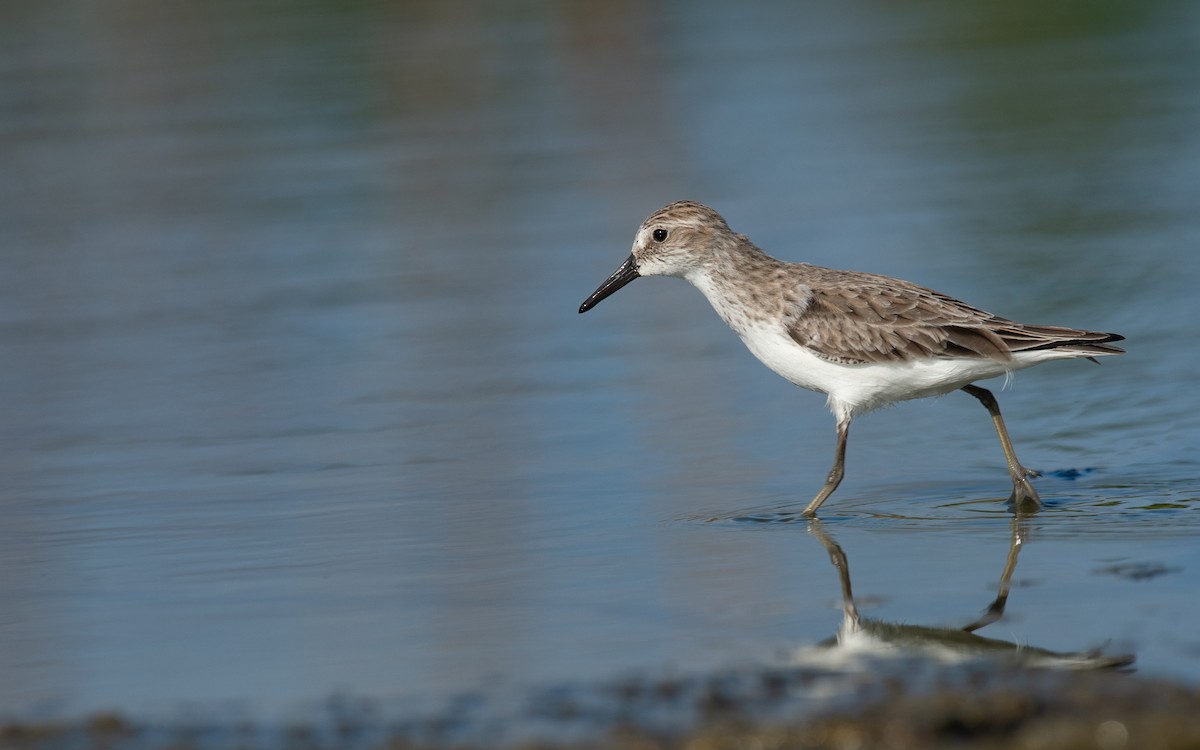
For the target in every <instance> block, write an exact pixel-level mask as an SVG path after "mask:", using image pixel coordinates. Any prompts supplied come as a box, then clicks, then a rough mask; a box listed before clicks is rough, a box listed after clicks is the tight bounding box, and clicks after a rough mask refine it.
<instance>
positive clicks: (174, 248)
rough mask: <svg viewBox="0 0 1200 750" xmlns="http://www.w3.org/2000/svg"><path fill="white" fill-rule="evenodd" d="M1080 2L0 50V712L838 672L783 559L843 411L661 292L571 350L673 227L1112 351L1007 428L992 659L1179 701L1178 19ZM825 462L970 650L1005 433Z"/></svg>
mask: <svg viewBox="0 0 1200 750" xmlns="http://www.w3.org/2000/svg"><path fill="white" fill-rule="evenodd" d="M1071 7H1072V10H1071V11H1070V12H1069V13H1068V12H1066V11H1063V12H1061V13H1059V12H1057V11H1049V10H1045V9H1043V8H1042V6H1041V5H1040V4H1037V3H1032V2H1019V3H1015V4H1013V3H1009V4H1005V5H1004V6H1003V7H999V6H998V7H996V8H994V9H990V10H989V9H978V8H971V9H968V8H964V7H961V6H960V5H959V4H957V3H951V2H940V1H933V2H926V3H921V4H919V5H916V6H908V7H906V8H904V9H900V8H892V7H890V6H889V5H887V4H883V3H872V2H852V3H839V4H831V5H829V6H828V7H824V8H820V9H814V8H808V9H801V8H798V7H793V5H792V4H789V3H767V4H761V5H758V6H755V7H754V8H753V9H750V10H746V9H734V8H731V7H726V5H724V4H721V3H698V4H697V3H688V4H666V5H661V6H654V7H650V6H645V5H643V4H638V3H616V4H613V3H604V4H594V3H585V4H580V5H573V6H571V7H570V8H569V9H568V8H567V7H565V6H562V7H560V6H558V5H553V4H540V3H523V4H511V5H502V4H488V5H486V6H479V7H476V6H472V5H470V4H455V3H449V4H445V3H413V4H403V7H393V4H390V3H369V2H368V3H357V4H352V5H349V6H345V5H337V4H322V3H302V4H299V5H295V6H289V7H288V8H286V9H285V8H283V7H282V6H280V7H278V8H276V7H273V6H262V7H253V6H246V5H243V4H238V3H175V4H173V5H172V6H171V7H169V8H168V7H165V6H163V7H160V6H158V5H153V4H149V5H146V4H143V5H136V4H135V5H127V4H117V3H104V2H101V3H86V4H84V3H71V2H61V1H56V2H44V3H38V4H22V3H16V4H8V5H5V6H4V8H3V9H2V10H0V42H2V43H0V50H2V51H0V82H2V85H0V174H3V175H4V179H3V180H0V248H3V251H2V252H3V258H4V273H3V274H0V352H2V353H3V361H4V365H3V367H0V394H3V398H2V399H0V440H2V446H3V449H2V450H0V477H2V479H3V481H2V483H0V519H2V521H3V522H2V524H0V602H3V607H0V611H2V614H0V673H2V674H4V675H5V676H6V679H5V680H4V681H2V682H0V714H4V715H8V716H20V715H29V714H43V713H50V714H61V713H75V712H82V711H89V710H95V709H100V708H110V707H111V708H117V709H120V710H124V711H129V712H134V713H139V714H148V715H153V714H165V715H177V714H178V713H179V712H181V711H184V712H186V711H187V710H189V708H188V707H189V706H202V707H209V708H212V707H218V708H220V707H235V708H236V709H237V710H247V711H251V712H256V713H266V714H270V713H274V712H280V711H282V712H287V711H293V710H296V709H297V707H299V706H303V705H306V704H307V703H310V702H312V701H316V700H321V699H322V698H324V697H326V696H328V695H330V694H331V693H333V692H336V691H347V692H352V693H356V694H365V695H371V696H376V697H378V698H380V699H382V700H385V701H399V702H402V703H403V702H406V701H407V702H421V701H426V700H437V699H438V697H441V696H449V695H454V694H459V693H462V692H464V691H473V690H476V689H480V688H484V689H496V688H501V689H503V688H504V687H506V686H536V685H544V684H554V683H559V682H562V681H584V682H586V681H590V680H603V679H610V678H614V677H620V676H622V675H628V674H638V673H661V672H668V673H669V672H683V671H700V670H705V669H709V668H715V667H722V666H729V665H744V664H754V663H779V662H780V661H781V660H786V658H787V655H788V654H790V653H792V652H793V651H794V649H796V648H798V647H804V646H809V645H811V644H813V643H816V642H818V641H821V640H823V639H825V638H828V637H829V636H831V635H832V634H833V633H834V632H835V631H836V629H837V627H838V625H839V623H840V621H841V613H840V611H839V609H838V606H839V588H838V578H837V575H836V572H835V571H834V569H833V568H832V567H831V566H830V564H829V557H828V554H827V552H826V550H825V548H824V547H823V546H822V545H821V544H820V543H818V541H817V540H816V539H814V538H813V537H812V536H811V535H810V534H809V533H808V532H807V529H806V525H805V524H804V523H801V522H799V521H798V520H797V519H796V517H795V514H796V513H797V512H798V511H799V510H801V509H803V507H804V506H805V505H806V504H807V502H808V501H809V500H810V499H811V496H812V494H813V493H814V492H815V491H816V489H817V488H818V487H819V485H820V482H821V481H822V480H823V478H824V474H825V472H826V471H827V470H828V467H829V464H830V463H831V461H832V453H833V423H832V418H831V417H830V416H829V415H828V413H827V412H825V410H824V408H823V400H822V398H821V397H820V396H818V395H815V394H811V393H805V392H801V391H798V390H797V389H795V388H793V387H791V386H790V385H788V384H787V383H786V382H784V381H782V380H780V379H779V378H777V377H776V376H775V375H773V374H772V373H770V372H769V371H767V370H766V369H765V368H763V367H762V366H761V365H759V364H758V363H757V362H756V361H754V359H753V358H752V357H751V356H750V355H749V354H748V353H747V352H745V351H744V350H743V348H742V347H741V345H740V343H739V342H738V341H737V339H736V337H735V336H733V335H732V334H731V333H730V332H729V331H728V330H726V329H725V328H724V327H723V326H722V325H721V323H720V320H719V319H718V318H717V317H716V316H715V315H714V314H713V313H712V311H711V310H710V309H709V308H708V307H707V304H706V303H705V302H704V300H703V298H702V297H701V296H700V295H698V294H696V293H695V291H694V290H692V289H690V288H688V287H687V285H686V284H683V283H680V282H678V281H675V280H668V279H648V280H647V279H643V280H640V281H637V282H636V283H634V284H632V285H630V286H629V287H627V288H626V289H625V290H622V291H621V292H620V293H619V294H618V295H617V296H614V297H613V298H611V299H609V300H606V301H605V302H604V303H603V305H601V306H600V307H598V308H597V309H596V310H595V311H593V312H591V313H589V314H588V315H587V316H583V317H580V316H578V315H577V314H576V313H575V310H576V308H577V307H578V305H579V303H580V301H582V299H583V298H584V297H585V296H586V295H587V294H588V293H589V292H591V291H592V289H594V288H595V286H596V285H597V284H598V283H599V282H600V281H602V280H603V279H604V278H605V276H607V274H608V273H609V272H610V271H611V270H612V269H613V268H615V267H616V265H617V264H618V263H619V262H620V261H621V260H622V259H623V258H624V257H625V256H626V254H627V253H628V248H629V244H630V242H631V240H632V237H633V233H634V230H635V229H636V227H637V225H638V223H640V221H641V220H642V219H643V218H644V217H645V216H646V215H647V214H648V213H650V212H651V211H653V210H654V209H656V208H657V207H659V206H660V205H662V204H664V203H666V202H668V201H671V200H676V199H680V198H692V199H697V200H702V201H704V202H706V203H709V204H711V205H713V206H715V207H716V208H718V210H720V211H721V212H722V213H723V214H724V215H725V216H726V218H727V219H728V220H729V222H730V224H731V225H732V226H733V227H734V229H735V230H738V231H741V232H745V233H748V234H749V235H750V236H751V237H752V238H753V239H754V240H755V241H756V242H757V243H758V244H759V245H761V246H762V247H764V248H765V249H767V250H768V251H769V252H771V253H772V254H774V255H776V256H778V257H782V258H784V259H788V260H806V261H810V262H815V263H820V264H826V265H832V266H838V267H848V268H856V269H863V270H871V271H875V272H880V273H887V274H893V275H897V276H901V277H903V278H908V279H911V280H914V281H918V282H920V283H923V284H925V285H928V286H931V287H933V288H936V289H939V290H942V291H945V292H947V293H950V294H954V295H956V296H959V297H962V298H965V299H967V300H969V301H971V302H972V303H974V304H977V305H979V306H981V307H984V308H985V309H989V310H992V311H994V312H996V313H998V314H1002V315H1005V316H1008V317H1012V318H1016V319H1019V320H1024V321H1028V322H1033V323H1048V324H1060V325H1068V326H1079V327H1089V328H1095V329H1100V330H1112V331H1119V332H1121V333H1123V334H1124V335H1126V336H1127V337H1128V339H1129V340H1128V348H1129V354H1128V355H1127V356H1125V357H1121V358H1110V359H1108V360H1106V362H1105V363H1104V366H1103V367H1095V366H1092V365H1090V364H1088V363H1086V362H1072V363H1061V364H1053V365H1049V366H1046V367H1042V368H1038V369H1036V370H1029V371H1023V372H1021V373H1019V374H1018V375H1017V377H1016V378H1015V380H1014V382H1013V383H1012V385H1011V387H1010V388H1009V389H1007V390H1005V391H1004V392H1000V393H999V398H1000V402H1001V405H1002V406H1003V408H1004V410H1005V414H1006V416H1007V418H1008V421H1009V427H1010V430H1011V432H1012V433H1013V438H1014V440H1015V442H1016V445H1017V449H1018V452H1019V454H1020V455H1021V457H1022V460H1023V461H1024V462H1025V463H1026V464H1027V465H1029V466H1031V467H1035V468H1038V469H1041V470H1043V471H1044V472H1045V476H1044V477H1043V478H1042V479H1041V480H1039V481H1038V484H1037V487H1038V488H1039V491H1040V492H1041V493H1042V495H1043V498H1044V499H1045V500H1046V503H1047V505H1046V508H1045V510H1044V511H1043V512H1042V513H1040V514H1038V515H1037V516H1036V517H1035V518H1034V519H1032V520H1031V522H1030V528H1029V533H1028V537H1027V540H1026V543H1025V545H1024V549H1023V551H1022V553H1021V560H1020V565H1019V567H1018V569H1017V572H1016V575H1015V578H1014V589H1013V592H1012V596H1011V598H1010V602H1009V607H1008V612H1007V616H1006V618H1005V619H1004V620H1002V621H1001V622H999V623H996V624H993V625H991V626H989V628H988V629H987V630H985V631H983V634H986V635H989V636H991V637H995V638H1002V639H1007V640H1011V641H1014V642H1023V643H1029V644H1032V645H1036V646H1039V647H1044V648H1048V649H1055V650H1060V651H1079V650H1086V649H1089V648H1093V647H1100V646H1104V645H1106V644H1107V645H1108V646H1109V647H1111V648H1115V649H1117V650H1121V649H1124V650H1126V651H1131V652H1134V653H1136V655H1137V659H1138V661H1137V663H1138V667H1139V669H1141V670H1143V671H1144V672H1147V673H1151V674H1162V675H1168V676H1172V677H1176V678H1181V679H1184V680H1188V681H1191V682H1193V683H1194V682H1196V681H1197V678H1200V637H1198V636H1197V635H1196V634H1195V629H1194V627H1192V626H1191V624H1190V623H1194V622H1195V621H1196V619H1197V618H1198V617H1200V604H1198V603H1197V602H1200V598H1198V597H1197V596H1196V586H1195V583H1194V582H1195V574H1196V570H1197V568H1198V566H1200V554H1198V553H1197V549H1200V547H1198V545H1197V539H1198V538H1200V516H1197V515H1196V513H1197V512H1198V511H1200V494H1198V493H1197V490H1196V480H1197V477H1198V476H1200V471H1198V467H1197V458H1196V456H1197V453H1196V446H1197V444H1200V417H1197V413H1198V412H1197V409H1196V408H1195V406H1196V396H1195V392H1194V388H1193V387H1192V386H1193V383H1194V373H1195V372H1196V371H1197V370H1198V369H1200V361H1198V358H1200V355H1198V354H1197V349H1196V347H1194V346H1192V343H1193V342H1194V341H1195V334H1194V331H1193V327H1192V324H1191V321H1192V318H1193V317H1194V315H1195V313H1196V310H1197V306H1196V302H1195V289H1196V288H1197V285H1198V283H1200V278H1198V277H1200V260H1197V258H1200V255H1198V254H1197V253H1196V252H1195V251H1196V248H1197V246H1198V244H1200V218H1198V214H1197V212H1196V210H1195V207H1196V204H1197V197H1198V195H1200V106H1198V104H1197V99H1196V97H1195V92H1196V91H1197V90H1198V89H1200V80H1198V77H1200V39H1198V38H1197V34H1196V31H1195V30H1196V29H1197V28H1200V18H1198V17H1197V11H1196V9H1195V8H1194V7H1193V6H1192V5H1191V4H1189V3H1183V2H1170V1H1168V0H1160V1H1158V2H1147V3H1139V4H1128V3H1088V4H1077V5H1073V6H1071ZM996 386H997V388H998V387H999V383H996ZM849 451H850V453H849V458H848V464H847V466H848V476H847V479H846V481H845V482H844V484H843V485H842V487H841V488H840V489H839V491H838V493H837V494H836V495H835V496H834V497H833V499H831V500H830V501H829V503H828V504H827V506H826V509H825V512H824V513H823V518H824V528H825V529H826V530H827V531H828V532H829V533H831V534H832V535H833V536H834V537H835V538H836V539H837V541H838V543H839V544H840V545H841V546H842V547H843V548H844V549H845V552H846V555H847V556H848V558H849V560H850V562H851V566H852V567H853V570H854V580H855V586H856V592H857V594H858V596H859V598H860V606H861V607H862V608H863V610H864V614H865V615H868V616H870V617H873V618H877V619H881V620H887V621H894V622H906V623H911V624H927V625H936V626H947V625H963V624H966V623H969V622H971V621H972V620H973V619H975V618H976V617H977V616H978V615H979V613H980V612H981V611H982V609H983V608H984V607H986V606H987V604H988V603H989V602H990V601H991V599H992V598H993V597H994V595H995V594H994V590H993V587H994V586H995V585H996V582H997V580H998V579H999V576H1000V572H1001V569H1002V568H1003V565H1004V561H1005V558H1006V553H1007V549H1008V544H1009V537H1010V516H1009V514H1008V512H1007V510H1006V509H1005V507H1004V505H1003V503H1002V500H1003V498H1004V497H1005V496H1006V494H1007V491H1008V486H1007V485H1008V480H1007V475H1006V472H1005V469H1004V465H1003V460H1002V456H1001V454H1000V451H999V446H998V445H997V444H996V439H995V436H994V433H993V432H992V431H991V427H990V425H989V422H988V419H987V415H986V413H985V412H984V411H983V410H982V409H980V407H979V405H978V404H977V403H976V402H975V401H974V400H973V399H970V398H967V397H966V396H963V395H959V394H951V395H948V396H946V397H943V398H941V399H937V400H929V401H922V402H916V403H909V404H903V405H900V406H898V407H896V408H894V409H890V410H886V411H884V412H881V413H878V414H874V415H870V416H868V417H866V418H864V419H861V420H858V421H856V423H855V426H854V430H853V432H852V435H851V439H850V446H849ZM1139 572H1141V573H1143V574H1144V575H1139V574H1138V573H1139Z"/></svg>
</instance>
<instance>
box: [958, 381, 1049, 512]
mask: <svg viewBox="0 0 1200 750" xmlns="http://www.w3.org/2000/svg"><path fill="white" fill-rule="evenodd" d="M962 389H963V390H964V391H966V392H967V393H969V394H971V395H972V396H974V397H975V398H977V399H979V403H981V404H983V408H985V409H987V410H988V414H991V415H992V424H994V425H996V434H997V435H999V436H1000V447H1001V448H1003V449H1004V460H1005V461H1007V462H1008V473H1009V474H1010V475H1011V476H1012V481H1013V494H1012V501H1013V504H1014V505H1016V506H1017V507H1018V508H1020V507H1021V506H1023V505H1024V506H1027V507H1028V506H1033V507H1035V508H1036V507H1040V506H1041V504H1042V499H1041V498H1040V497H1038V493H1037V490H1035V489H1034V488H1033V485H1032V484H1030V483H1029V478H1030V477H1036V476H1040V474H1039V473H1038V472H1036V471H1033V470H1031V469H1026V468H1025V467H1024V466H1022V465H1021V462H1020V461H1018V460H1017V454H1016V451H1014V450H1013V447H1012V440H1009V438H1008V429H1007V428H1005V426H1004V417H1002V416H1000V404H998V403H996V397H995V396H993V395H992V392H991V391H989V390H988V389H986V388H980V387H979V386H977V385H964V386H963V388H962Z"/></svg>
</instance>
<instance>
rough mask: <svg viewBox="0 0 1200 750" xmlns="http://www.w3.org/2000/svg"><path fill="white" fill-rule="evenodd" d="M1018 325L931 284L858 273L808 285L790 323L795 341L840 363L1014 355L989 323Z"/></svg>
mask: <svg viewBox="0 0 1200 750" xmlns="http://www.w3.org/2000/svg"><path fill="white" fill-rule="evenodd" d="M1002 325H1010V326H1018V327H1019V325H1018V324H1014V323H1012V321H1007V320H1004V319H1003V318H997V317H996V316H994V315H991V314H990V313H986V312H984V311H982V310H978V309H976V308H974V307H971V306H970V305H967V304H965V303H963V302H959V301H958V300H956V299H954V298H952V297H947V296H946V295H943V294H939V293H938V292H934V291H932V290H929V289H924V288H922V287H918V286H914V285H908V284H906V283H905V282H896V281H894V280H892V279H887V280H882V279H878V277H874V276H870V275H866V274H863V275H856V278H855V279H854V280H853V283H850V284H846V285H837V286H834V285H830V286H823V287H812V297H811V298H810V300H809V303H808V306H807V307H806V308H805V309H804V310H803V312H802V313H801V314H800V315H799V316H798V317H797V318H796V320H795V321H794V322H793V323H792V324H791V325H790V326H789V328H788V334H789V335H790V336H791V337H792V339H793V340H795V341H796V342H797V343H799V344H801V345H802V346H805V347H807V348H809V349H811V350H812V351H814V352H816V353H817V354H818V355H820V356H822V357H824V358H826V359H829V360H830V361H834V362H841V363H843V364H866V363H869V362H896V361H903V360H908V359H918V358H925V357H987V358H990V359H995V360H998V361H1001V362H1006V361H1008V360H1010V359H1012V348H1011V347H1010V346H1009V344H1008V343H1007V342H1006V341H1005V339H1004V338H1003V337H1002V336H1001V335H1000V334H998V333H997V331H996V330H993V329H994V328H995V327H997V326H1002Z"/></svg>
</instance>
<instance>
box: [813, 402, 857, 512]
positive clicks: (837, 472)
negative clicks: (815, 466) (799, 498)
mask: <svg viewBox="0 0 1200 750" xmlns="http://www.w3.org/2000/svg"><path fill="white" fill-rule="evenodd" d="M849 432H850V418H849V417H846V418H845V419H839V420H838V423H837V448H836V449H835V450H834V457H833V468H832V469H830V470H829V476H828V477H827V478H826V479H825V484H824V486H822V487H821V491H820V492H818V493H817V496H816V497H814V498H813V501H812V502H811V503H809V504H808V507H807V508H805V509H804V513H803V515H805V516H807V517H809V518H812V517H813V516H815V515H816V514H817V508H820V507H821V503H823V502H825V500H826V499H827V498H828V497H829V496H830V495H832V494H833V491H834V490H836V489H837V487H838V485H839V484H841V483H842V477H843V476H844V475H845V473H846V435H848V434H849Z"/></svg>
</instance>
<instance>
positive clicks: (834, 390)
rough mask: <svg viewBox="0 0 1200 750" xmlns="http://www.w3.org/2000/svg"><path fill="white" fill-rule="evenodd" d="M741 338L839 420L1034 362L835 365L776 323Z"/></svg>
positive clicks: (749, 330) (948, 360)
mask: <svg viewBox="0 0 1200 750" xmlns="http://www.w3.org/2000/svg"><path fill="white" fill-rule="evenodd" d="M739 335H740V336H741V338H742V341H743V342H745V344H746V347H747V348H748V349H750V351H751V353H753V354H754V356H755V357H758V359H759V360H760V361H761V362H762V363H763V364H764V365H766V366H767V367H769V368H771V369H772V370H773V371H775V372H776V373H778V374H779V375H781V376H782V377H784V378H786V379H787V380H789V381H791V382H792V383H795V384H796V385H798V386H800V387H801V388H807V389H809V390H812V391H818V392H820V393H825V394H828V396H829V405H830V408H831V409H833V411H834V413H835V414H836V415H837V416H838V417H839V418H841V417H843V416H854V415H857V414H862V413H863V412H867V411H871V410H872V409H877V408H879V407H881V406H886V405H888V404H891V403H894V402H896V401H906V400H908V399H913V398H924V397H926V396H937V395H940V394H943V393H949V392H950V391H953V390H957V389H959V388H961V387H963V386H964V385H966V384H968V383H970V382H973V381H975V380H983V379H986V378H994V377H997V376H1000V375H1005V374H1007V373H1009V372H1011V371H1013V370H1015V369H1020V368H1022V367H1026V366H1028V365H1030V364H1034V363H1033V362H1026V361H1013V362H1010V363H1003V362H997V361H995V360H990V359H983V358H970V359H966V358H963V359H954V358H941V357H936V358H927V359H915V360H904V361H895V362H880V363H869V364H861V365H856V364H838V363H836V362H830V361H829V360H826V359H822V358H821V357H818V356H817V355H816V354H813V353H812V352H811V351H809V350H808V349H805V348H804V347H803V346H800V345H799V344H797V343H796V342H795V341H793V340H792V339H791V337H789V336H788V335H787V333H786V331H784V330H783V328H782V326H779V325H771V324H762V325H756V326H752V327H749V328H747V329H746V330H745V331H744V332H739Z"/></svg>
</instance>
